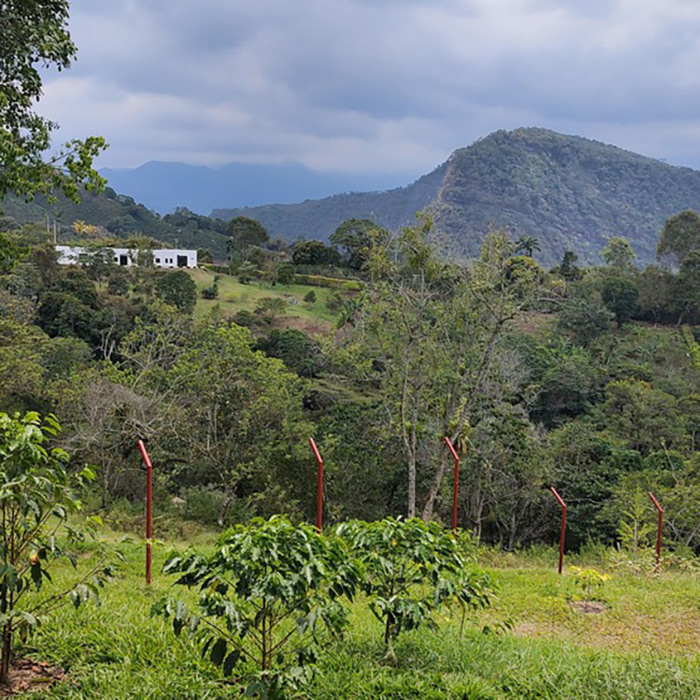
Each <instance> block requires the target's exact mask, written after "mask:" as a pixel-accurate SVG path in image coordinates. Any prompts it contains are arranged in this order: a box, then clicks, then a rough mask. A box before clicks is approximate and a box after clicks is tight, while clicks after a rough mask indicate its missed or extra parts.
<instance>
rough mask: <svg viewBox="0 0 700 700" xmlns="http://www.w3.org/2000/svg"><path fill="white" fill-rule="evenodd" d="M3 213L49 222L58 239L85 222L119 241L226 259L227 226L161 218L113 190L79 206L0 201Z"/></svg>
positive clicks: (184, 214) (86, 195) (84, 196)
mask: <svg viewBox="0 0 700 700" xmlns="http://www.w3.org/2000/svg"><path fill="white" fill-rule="evenodd" d="M0 211H1V212H2V214H3V215H4V216H9V217H12V218H13V219H15V220H16V221H17V222H19V223H20V224H25V223H36V222H42V223H43V222H46V221H47V219H48V221H49V224H50V226H51V227H52V229H53V226H54V223H55V225H56V228H57V230H58V233H59V238H60V237H61V234H64V233H67V232H69V231H70V230H71V227H72V225H73V222H74V221H84V222H85V223H87V224H92V225H94V226H101V227H103V228H104V229H106V230H107V231H109V233H110V234H112V235H114V236H117V237H120V238H126V237H128V236H131V235H134V234H143V235H145V236H150V237H152V238H156V239H158V240H160V241H163V242H164V243H167V244H170V245H173V246H179V247H181V248H209V250H211V251H212V253H213V254H214V256H215V257H216V258H218V259H225V258H226V238H225V236H224V231H225V230H226V222H223V221H216V220H214V219H210V218H208V217H205V216H199V215H197V214H193V213H192V212H189V211H187V210H177V211H175V212H174V213H172V214H167V215H166V216H163V217H161V216H160V215H159V214H156V213H155V212H153V211H151V210H150V209H148V208H147V207H145V206H144V205H143V204H138V203H137V202H135V201H134V199H133V198H132V197H127V196H125V195H120V194H117V193H116V192H115V191H114V190H113V189H111V188H110V187H107V188H106V189H105V191H104V192H103V193H102V194H93V193H90V192H82V193H81V201H80V202H78V203H76V202H72V201H71V200H68V199H66V198H65V197H60V198H59V200H58V202H56V203H48V202H47V201H46V200H45V199H44V198H43V197H37V198H36V199H35V201H33V202H25V201H24V200H22V199H19V198H17V197H7V198H5V199H4V200H2V201H0Z"/></svg>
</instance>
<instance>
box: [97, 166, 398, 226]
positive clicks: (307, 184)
mask: <svg viewBox="0 0 700 700" xmlns="http://www.w3.org/2000/svg"><path fill="white" fill-rule="evenodd" d="M100 174H101V175H102V176H103V177H105V178H106V179H107V181H108V183H109V185H110V187H112V188H113V189H115V190H116V191H117V192H122V193H124V194H127V195H129V196H131V197H133V198H135V199H136V200H137V201H139V202H143V203H144V204H145V205H146V206H148V207H150V208H151V209H154V210H155V211H157V212H160V213H161V214H166V213H168V212H170V211H172V210H173V209H175V208H176V207H187V208H188V209H190V210H192V211H194V212H199V213H200V214H203V213H206V212H209V211H211V210H212V209H213V208H215V207H220V206H223V205H225V206H229V207H244V206H256V205H260V204H268V203H270V202H280V203H292V202H301V201H303V200H305V199H311V198H315V199H318V198H321V197H327V196H329V195H333V194H336V193H337V192H352V191H354V190H358V189H360V190H368V189H385V188H386V187H388V186H389V184H393V183H390V179H389V178H387V177H379V176H377V177H372V176H369V177H368V176H359V175H356V176H352V175H345V174H339V173H330V174H328V173H321V172H318V171H315V170H311V169H310V168H306V167H304V166H303V165H300V164H298V163H285V164H281V165H256V164H250V163H229V164H228V165H224V166H222V167H220V168H207V167H204V166H196V165H187V164H185V163H163V162H160V161H150V162H148V163H145V164H144V165H141V166H139V167H138V168H134V169H120V170H114V169H110V168H104V169H102V170H100Z"/></svg>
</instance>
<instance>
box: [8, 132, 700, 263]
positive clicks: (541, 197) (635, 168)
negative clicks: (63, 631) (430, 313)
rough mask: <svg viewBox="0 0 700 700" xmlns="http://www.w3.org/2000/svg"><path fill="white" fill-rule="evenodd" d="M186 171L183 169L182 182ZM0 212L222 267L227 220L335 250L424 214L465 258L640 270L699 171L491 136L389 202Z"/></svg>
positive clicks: (586, 143)
mask: <svg viewBox="0 0 700 700" xmlns="http://www.w3.org/2000/svg"><path fill="white" fill-rule="evenodd" d="M191 167H192V166H185V167H184V168H183V169H182V177H183V182H186V180H187V177H186V175H187V173H188V172H190V170H189V168H191ZM153 168H154V169H153V170H151V171H150V172H151V175H152V177H153V178H156V179H157V177H158V170H157V168H155V165H153ZM195 169H196V168H195ZM204 170H205V171H206V170H207V169H204ZM145 172H149V171H148V169H146V171H145ZM205 174H206V173H205ZM161 185H162V183H161ZM0 209H1V210H3V211H4V213H5V214H6V215H8V216H10V217H14V218H15V219H16V220H17V221H19V222H20V223H24V222H28V221H43V220H46V218H47V217H48V218H49V219H51V220H52V221H53V220H57V221H58V223H59V230H64V231H68V230H69V229H70V227H71V225H72V223H73V222H74V221H76V220H78V219H81V220H84V221H85V222H86V223H89V224H95V225H99V226H102V227H104V228H106V229H107V230H109V231H110V232H112V233H114V234H116V235H118V236H122V237H124V236H128V235H131V234H134V233H143V234H145V235H149V236H153V237H155V238H158V239H160V240H162V241H165V242H168V243H172V244H175V245H181V246H184V247H191V248H200V247H206V248H209V249H210V250H212V252H213V253H214V255H215V257H216V258H217V259H224V258H225V255H226V237H225V235H224V234H225V230H226V223H225V221H222V219H230V218H232V217H234V216H238V215H243V216H249V217H251V218H255V219H258V220H259V221H260V222H261V223H262V224H263V225H264V226H265V227H266V228H267V229H268V231H269V232H270V234H271V235H272V236H273V237H276V236H279V237H282V238H284V239H286V240H287V241H293V240H295V239H297V238H300V237H303V238H305V239H307V240H308V239H320V240H328V238H329V237H330V235H331V234H332V233H333V232H334V231H335V229H336V228H337V227H338V226H339V225H340V224H341V223H342V222H343V221H344V220H345V219H349V218H368V219H372V220H374V221H376V222H377V223H378V224H381V225H382V226H385V227H387V228H389V229H391V230H397V229H399V228H400V227H401V226H404V225H407V224H411V223H413V222H414V221H415V214H416V212H417V211H420V210H427V211H429V212H430V213H431V214H432V215H433V217H434V220H435V224H436V227H437V229H438V230H440V231H441V232H443V233H444V234H446V236H448V237H449V238H450V239H451V240H452V241H454V242H455V244H456V248H457V249H461V251H462V252H464V253H465V254H468V255H474V254H476V253H477V251H478V248H479V244H480V241H481V239H482V238H483V236H484V234H485V232H486V231H487V230H488V229H489V227H491V226H493V227H501V226H502V227H505V228H506V229H507V230H508V231H509V232H510V235H511V237H512V238H514V239H515V238H517V237H519V236H521V235H528V236H534V237H535V238H537V239H538V241H539V245H540V248H541V250H540V252H539V253H538V254H537V257H538V259H540V260H541V261H542V262H543V263H544V264H545V265H550V266H551V265H554V264H556V263H558V262H559V261H560V260H561V257H562V255H563V253H564V251H566V250H571V251H574V252H575V253H576V254H577V255H578V256H579V258H580V262H581V263H582V264H585V263H596V262H598V261H599V254H600V251H601V250H602V248H603V246H604V245H605V243H606V240H607V238H608V237H609V236H613V235H618V236H625V237H626V238H628V239H629V240H630V241H631V242H632V244H633V246H634V248H635V251H636V253H637V256H638V261H639V262H640V263H642V264H644V263H648V262H651V261H652V260H653V258H654V252H655V247H656V242H657V239H658V235H659V232H660V230H661V228H662V227H663V224H664V222H665V221H666V219H668V218H669V217H670V216H672V215H673V214H676V213H678V212H679V211H682V210H684V209H696V210H700V171H697V170H691V169H689V168H679V167H676V166H672V165H668V164H666V163H662V162H660V161H658V160H654V159H652V158H647V157H645V156H641V155H638V154H636V153H632V152H630V151H625V150H622V149H620V148H617V147H615V146H609V145H606V144H603V143H600V142H597V141H592V140H590V139H586V138H583V137H580V136H565V135H562V134H558V133H555V132H553V131H548V130H546V129H540V128H521V129H515V130H514V131H497V132H494V133H492V134H490V135H488V136H486V137H484V138H482V139H479V140H478V141H476V142H475V143H473V144H472V145H471V146H467V147H466V148H460V149H458V150H456V151H455V152H454V153H453V154H452V155H451V156H450V158H449V159H448V160H447V161H446V162H445V163H443V164H442V165H440V166H438V167H437V168H435V169H434V170H433V171H432V172H430V173H428V174H427V175H424V176H422V177H420V178H418V179H417V180H416V181H415V182H414V183H412V184H410V185H407V186H406V187H399V188H395V189H391V190H386V191H383V192H376V191H375V192H351V193H350V194H335V195H333V196H330V197H326V198H324V199H307V200H306V201H303V202H301V203H297V204H285V203H276V204H266V205H261V206H255V207H238V208H226V209H223V208H218V209H214V210H213V212H212V217H215V218H208V217H205V216H201V215H196V214H193V213H192V212H188V211H186V210H183V209H180V210H178V211H176V212H174V213H173V214H168V215H166V216H160V215H158V214H156V213H154V212H152V211H150V210H149V209H148V208H147V207H145V206H143V205H142V204H138V203H137V201H136V200H134V198H133V197H131V196H128V195H122V194H117V192H115V190H114V189H113V188H112V187H108V188H107V190H106V191H105V193H104V194H102V195H92V194H88V193H86V194H85V196H84V197H83V201H82V202H81V203H80V204H77V205H76V204H74V203H73V202H69V201H66V200H65V199H61V198H60V199H59V202H58V203H57V204H53V205H47V204H46V202H44V201H43V200H42V199H41V198H37V201H36V202H34V203H30V204H27V203H25V202H23V201H20V200H17V199H14V198H6V199H5V200H4V201H2V202H0Z"/></svg>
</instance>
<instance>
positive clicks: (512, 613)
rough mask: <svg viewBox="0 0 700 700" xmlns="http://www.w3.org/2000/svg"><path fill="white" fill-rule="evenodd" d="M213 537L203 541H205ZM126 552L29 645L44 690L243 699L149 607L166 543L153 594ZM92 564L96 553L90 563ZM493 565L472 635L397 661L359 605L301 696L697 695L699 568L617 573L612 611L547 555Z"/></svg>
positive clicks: (408, 639) (409, 651)
mask: <svg viewBox="0 0 700 700" xmlns="http://www.w3.org/2000/svg"><path fill="white" fill-rule="evenodd" d="M118 537H119V535H118V534H113V535H112V538H113V539H118ZM210 541H211V537H210V536H207V535H206V534H198V535H197V536H196V537H195V544H197V545H198V546H207V544H208V543H209V542H210ZM180 546H181V547H182V546H184V545H182V544H180ZM122 547H123V549H124V552H125V554H126V564H125V566H124V568H123V569H122V571H121V573H120V574H119V576H118V578H117V580H115V581H114V582H113V583H112V584H110V585H109V586H108V587H107V588H106V589H105V591H104V593H103V595H102V603H101V605H99V606H98V605H87V606H85V607H82V608H80V609H78V610H74V609H73V608H67V607H66V608H63V609H61V610H60V611H58V612H57V613H56V614H55V615H54V616H52V617H51V618H50V619H49V620H47V621H46V623H45V624H44V625H43V626H42V627H41V628H40V630H39V632H38V634H36V635H35V636H34V637H33V638H31V639H30V640H29V642H28V643H27V644H26V645H25V647H24V648H23V649H21V651H20V653H21V655H22V656H25V657H31V658H34V659H37V660H42V661H48V662H50V663H52V664H55V665H57V666H60V667H62V668H64V669H66V671H67V674H66V677H65V679H64V681H63V682H61V683H59V684H57V685H55V686H53V687H52V688H51V689H50V690H47V691H46V694H47V696H49V697H57V698H59V697H60V698H79V697H100V698H218V697H237V696H239V694H240V692H241V691H240V687H238V686H237V685H236V684H235V683H230V682H227V681H226V680H225V679H224V678H223V677H222V676H221V674H220V672H219V671H218V670H217V669H215V668H213V667H212V666H210V665H209V664H208V663H206V662H204V661H203V660H202V659H201V658H200V654H199V650H198V649H197V648H196V647H195V646H194V645H193V644H192V643H191V642H190V641H189V639H188V638H187V637H186V636H184V635H183V637H182V638H176V637H175V636H174V635H173V633H172V629H171V628H170V625H169V624H168V623H166V622H164V621H163V620H162V619H160V618H152V617H150V615H149V612H150V608H151V605H152V603H153V601H155V600H157V599H158V598H160V597H161V596H162V595H163V594H166V593H168V592H169V591H170V582H169V580H168V577H167V576H164V575H163V574H161V573H160V566H161V564H162V562H163V560H164V558H165V553H166V552H165V550H166V548H165V547H159V548H157V549H156V551H155V566H154V572H155V575H154V581H153V584H152V586H151V588H150V589H149V588H147V587H146V586H145V584H144V582H143V543H141V542H138V541H132V542H130V543H125V544H123V545H122ZM553 554H554V553H553V552H552V556H551V560H552V563H553V561H554V556H553ZM88 559H89V555H88V554H87V553H86V555H85V559H84V562H83V565H86V564H87V561H88ZM484 563H485V564H486V568H487V569H488V570H489V571H490V572H491V574H492V576H493V577H494V579H495V580H496V581H497V582H498V584H499V587H500V592H499V594H498V597H497V599H496V601H495V602H494V604H493V606H492V607H491V608H490V609H488V610H486V611H483V612H481V613H478V614H474V615H473V616H472V617H471V618H470V619H468V620H467V623H466V625H465V628H464V631H463V633H460V623H461V619H460V618H459V616H454V617H451V616H449V615H447V616H444V617H443V619H442V620H441V621H440V624H439V627H438V629H437V630H423V631H417V632H411V633H407V634H404V635H402V636H401V637H400V638H399V642H398V644H397V647H396V655H397V664H396V666H387V665H386V664H385V663H383V662H382V653H383V652H382V644H381V632H380V629H379V625H378V623H377V622H376V621H375V620H374V618H373V617H372V615H371V614H370V612H369V610H368V609H367V607H366V606H365V605H364V604H363V603H362V601H358V602H356V603H355V604H354V607H353V610H352V627H351V631H350V633H349V634H348V635H347V637H346V638H345V639H344V640H343V641H341V642H338V643H336V644H335V645H334V646H333V647H332V648H330V649H328V653H327V654H326V655H325V656H324V658H323V660H322V662H321V664H320V666H319V669H318V673H317V675H316V678H315V680H314V683H313V686H312V687H311V688H309V690H308V691H307V693H306V694H305V695H304V697H308V698H329V699H331V698H345V697H347V698H367V699H369V698H396V699H397V700H398V699H399V698H508V697H526V698H592V697H600V698H697V697H700V654H699V652H700V577H699V576H698V575H697V574H692V573H662V574H660V575H652V574H647V575H643V576H640V575H636V574H634V573H627V572H625V571H613V572H612V578H611V579H610V580H609V581H607V582H606V583H605V584H604V586H603V587H602V588H601V590H600V591H599V592H598V595H597V598H598V600H599V601H601V602H602V605H601V606H600V607H601V608H603V610H602V612H597V613H595V614H590V613H584V612H581V611H580V610H578V609H576V608H575V607H574V606H572V603H571V600H572V597H573V596H575V595H576V594H577V589H576V587H575V585H574V577H573V576H572V575H571V573H568V572H567V573H566V574H565V575H563V576H561V577H560V576H558V575H557V573H556V569H555V567H554V566H552V565H550V564H549V560H547V561H546V562H544V563H543V562H542V561H533V560H532V559H527V558H519V557H513V555H500V554H495V553H486V555H485V557H484ZM65 573H66V572H65V571H59V572H58V576H57V583H60V580H61V579H62V578H63V576H64V575H65ZM176 593H177V594H178V595H179V596H182V593H183V591H182V590H181V589H180V588H178V590H177V591H176ZM504 623H505V624H504Z"/></svg>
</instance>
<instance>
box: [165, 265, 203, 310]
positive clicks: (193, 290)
mask: <svg viewBox="0 0 700 700" xmlns="http://www.w3.org/2000/svg"><path fill="white" fill-rule="evenodd" d="M156 291H157V292H158V296H159V297H160V298H161V299H162V300H163V301H164V302H165V303H166V304H170V305H171V306H174V307H175V308H177V309H180V311H183V312H184V313H186V314H191V313H192V312H193V311H194V307H195V306H196V304H197V285H196V284H195V283H194V280H193V279H192V277H190V275H188V274H187V273H186V272H185V271H184V270H177V271H175V272H165V273H163V274H160V275H158V277H157V278H156Z"/></svg>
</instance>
